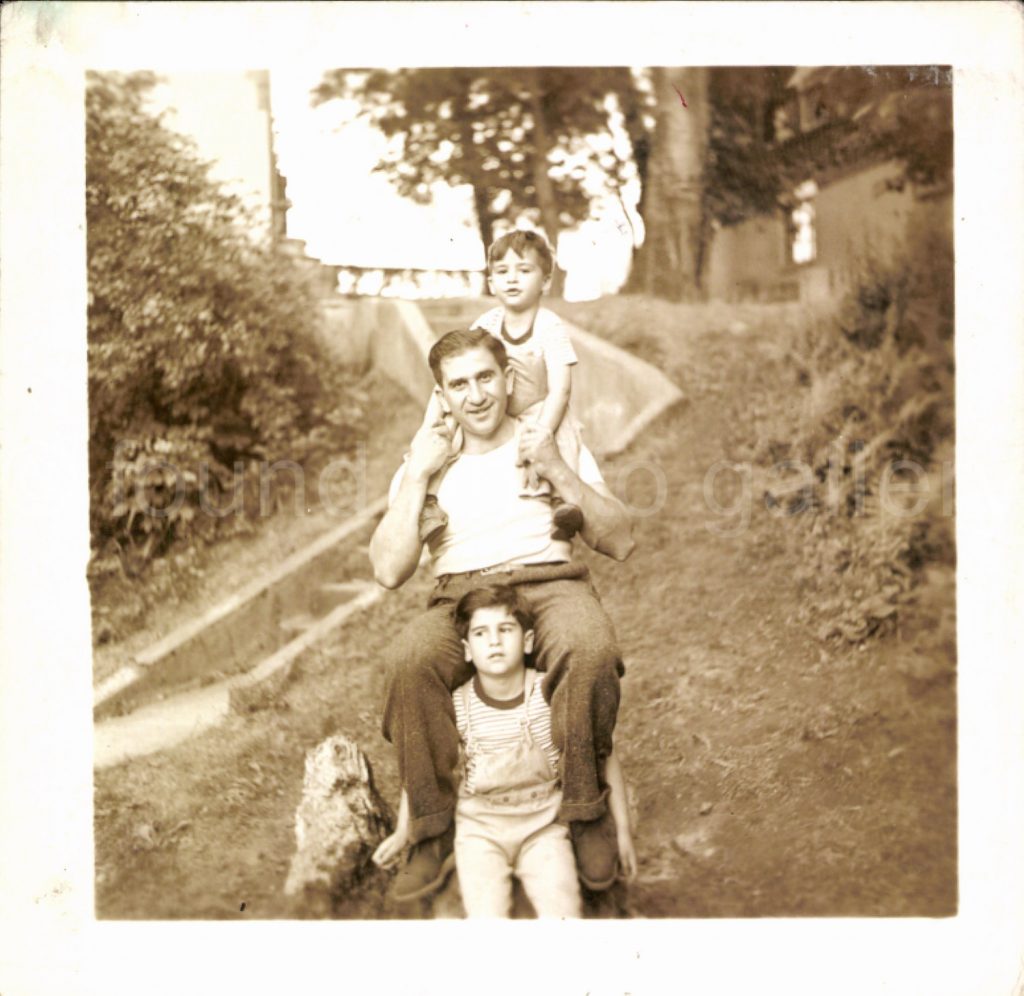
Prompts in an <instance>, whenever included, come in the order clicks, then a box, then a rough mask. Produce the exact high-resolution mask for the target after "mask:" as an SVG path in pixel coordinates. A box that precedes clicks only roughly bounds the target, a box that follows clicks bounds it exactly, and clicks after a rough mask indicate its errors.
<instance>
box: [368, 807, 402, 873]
mask: <svg viewBox="0 0 1024 996" xmlns="http://www.w3.org/2000/svg"><path fill="white" fill-rule="evenodd" d="M408 843H409V797H408V796H407V795H406V794H405V789H402V798H401V799H400V800H399V803H398V821H397V823H396V824H395V832H394V833H393V834H391V836H390V837H385V838H384V840H383V841H381V843H380V846H379V847H378V848H377V850H376V851H374V852H373V863H374V864H375V865H377V867H378V868H387V867H389V866H390V865H393V864H394V863H395V862H396V861H397V860H398V859H399V858H400V857H401V856H402V851H404V850H405V845H406V844H408Z"/></svg>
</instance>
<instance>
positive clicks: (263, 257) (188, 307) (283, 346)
mask: <svg viewBox="0 0 1024 996" xmlns="http://www.w3.org/2000/svg"><path fill="white" fill-rule="evenodd" d="M155 82H156V78H155V77H154V76H153V75H152V74H135V75H128V76H125V75H121V74H116V73H102V74H101V73H90V74H88V77H87V87H86V221H87V225H88V230H87V265H88V279H89V308H88V349H89V429H90V450H89V457H90V492H91V498H92V501H91V519H92V530H93V537H94V540H95V541H96V545H97V546H98V547H99V546H102V545H103V544H104V542H105V541H107V540H110V539H113V540H114V541H116V543H117V544H118V545H119V546H120V547H121V548H122V549H128V548H131V549H134V550H137V551H138V559H139V560H141V562H143V563H145V562H146V561H147V560H148V559H150V558H151V557H152V556H154V555H156V554H157V553H159V552H160V551H161V550H163V549H164V548H166V547H167V546H168V545H169V544H170V543H171V542H172V541H174V540H175V539H179V538H181V537H182V536H184V535H186V534H190V533H194V531H195V530H196V528H198V527H201V526H203V525H210V524H211V523H212V522H213V521H214V517H211V516H205V517H204V516H199V515H197V509H199V508H201V507H202V499H203V497H204V492H203V488H204V484H203V480H204V476H205V477H206V491H205V497H206V498H207V499H208V500H209V501H210V502H211V503H212V504H216V503H217V499H218V494H217V492H218V491H219V490H221V488H222V487H224V486H226V482H227V481H229V480H230V479H231V475H232V472H233V471H235V470H236V468H237V466H238V464H239V463H240V464H241V466H242V467H243V468H244V469H246V470H247V471H248V470H249V469H251V468H253V467H254V466H255V464H256V462H257V461H259V460H261V459H266V460H275V459H278V458H284V457H287V458H289V459H292V460H296V461H298V462H300V463H301V462H302V461H303V460H305V459H306V458H308V457H309V455H310V453H311V452H312V449H311V447H312V445H313V444H312V442H311V441H312V440H313V439H314V438H315V433H316V432H317V429H318V427H319V426H320V425H321V424H322V423H323V421H324V419H325V418H326V417H328V412H329V411H330V409H331V408H333V407H334V406H335V405H342V406H344V405H345V404H346V402H345V401H344V399H343V398H330V392H331V391H333V389H334V387H335V386H336V385H330V388H329V389H328V385H326V384H325V382H324V380H323V378H325V377H329V376H331V375H330V373H329V372H327V371H324V370H323V369H322V368H320V369H318V366H317V358H316V355H315V349H314V347H313V345H312V344H313V341H314V339H313V333H314V331H315V328H314V323H315V322H316V321H317V320H318V315H319V308H318V304H317V301H316V299H315V297H314V296H313V294H312V292H311V290H310V289H309V287H308V286H307V285H306V283H305V282H304V278H303V277H302V276H301V275H300V274H299V273H298V272H297V270H296V269H295V268H294V264H293V263H292V261H291V260H289V259H287V258H285V257H282V256H280V255H278V254H276V253H275V252H273V250H272V249H271V248H269V247H268V246H264V245H261V244H257V243H255V242H254V241H253V240H252V239H250V238H249V236H248V235H247V223H246V217H245V215H244V213H243V211H242V208H241V206H240V205H239V203H238V201H237V200H236V199H235V198H233V197H230V196H227V195H225V194H224V193H223V192H222V191H221V189H220V187H219V186H218V185H217V184H216V183H215V182H214V181H213V180H211V179H210V177H209V167H208V164H205V163H203V162H202V161H201V160H200V159H199V158H198V156H197V154H196V150H195V148H194V147H193V146H192V145H191V143H190V142H189V141H188V140H187V139H185V138H184V137H183V136H181V135H178V134H176V133H174V132H173V131H170V130H168V129H166V128H164V127H163V126H162V124H161V123H160V121H159V120H158V118H157V117H155V116H154V115H152V114H150V113H148V112H147V109H146V100H147V92H148V90H149V88H150V87H152V85H153V84H154V83H155ZM329 399H330V400H329Z"/></svg>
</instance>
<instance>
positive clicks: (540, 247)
mask: <svg viewBox="0 0 1024 996" xmlns="http://www.w3.org/2000/svg"><path fill="white" fill-rule="evenodd" d="M527 249H532V250H533V251H534V252H535V253H536V254H537V259H539V260H540V268H541V270H542V271H543V273H544V276H545V277H546V276H548V275H550V273H551V271H552V270H553V269H554V268H555V254H554V253H553V252H552V251H551V246H549V245H548V240H547V239H546V238H544V236H543V235H541V234H540V233H539V232H528V231H524V230H523V229H520V228H517V229H515V230H514V231H511V232H506V233H505V234H504V235H502V236H500V237H499V238H496V239H495V240H494V241H493V242H492V243H491V248H490V249H488V250H487V270H488V272H490V270H491V268H492V267H493V266H494V264H495V263H496V262H497V261H498V260H500V259H504V258H505V257H506V256H507V255H508V253H509V250H511V251H512V252H514V253H515V254H516V255H517V256H524V257H525V256H526V250H527Z"/></svg>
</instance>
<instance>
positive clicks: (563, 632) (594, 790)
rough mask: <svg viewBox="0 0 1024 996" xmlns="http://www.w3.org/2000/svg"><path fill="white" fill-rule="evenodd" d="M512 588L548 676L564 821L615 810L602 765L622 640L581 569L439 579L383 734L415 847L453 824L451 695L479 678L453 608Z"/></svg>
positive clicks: (394, 653) (397, 666) (413, 632)
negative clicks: (526, 610)
mask: <svg viewBox="0 0 1024 996" xmlns="http://www.w3.org/2000/svg"><path fill="white" fill-rule="evenodd" d="M489 584H510V585H514V586H515V587H516V588H517V589H518V591H519V593H520V595H521V596H522V597H523V598H524V599H525V601H526V602H527V603H528V604H529V606H530V609H531V611H532V613H533V615H534V626H535V634H536V635H535V643H534V653H533V662H534V665H535V666H536V668H537V670H538V671H540V672H545V677H544V682H543V686H542V687H543V690H544V696H545V698H546V699H547V701H548V702H549V703H550V705H551V732H552V738H553V740H554V742H555V746H557V747H558V748H559V749H560V750H561V751H562V807H561V810H560V812H559V817H560V818H561V819H563V820H565V821H567V822H568V821H571V820H593V819H597V818H598V817H599V816H601V815H602V814H603V813H604V812H605V809H606V807H607V801H606V797H607V788H606V786H605V785H604V782H603V779H602V777H601V773H600V772H601V769H602V767H603V765H602V764H601V762H602V761H603V759H604V758H606V757H607V756H608V755H609V754H610V753H611V750H612V733H613V731H614V729H615V717H616V714H617V712H618V707H619V678H620V677H621V676H622V674H623V666H622V660H621V656H620V654H619V650H618V646H617V644H616V640H615V632H614V630H613V628H612V624H611V620H610V619H609V618H608V616H607V614H606V613H605V611H604V609H603V608H602V607H601V603H600V602H599V601H598V599H597V595H596V593H595V592H594V589H593V586H592V585H591V583H590V577H589V571H588V570H587V568H586V567H585V566H583V565H577V564H566V563H562V564H546V565H538V566H533V567H522V568H515V569H513V570H511V571H472V572H469V573H467V574H451V575H446V576H444V577H442V578H439V579H438V582H437V585H436V586H435V588H434V591H433V592H432V594H431V596H430V599H429V601H428V603H427V610H426V611H425V612H424V613H422V614H421V615H419V616H417V617H416V618H415V619H413V620H412V622H411V623H410V624H409V625H408V626H407V627H406V628H405V629H404V630H403V631H402V632H401V633H399V635H398V636H397V637H396V638H395V640H394V641H393V643H392V647H391V653H390V660H389V666H388V687H387V697H386V700H385V705H384V723H383V730H384V736H385V737H386V738H387V739H388V740H389V741H390V742H391V743H392V744H394V745H395V747H396V749H397V751H398V771H399V777H400V778H401V781H402V785H403V787H404V788H405V790H406V792H407V794H408V797H409V816H410V828H409V839H410V842H411V843H417V842H418V841H421V840H425V839H427V838H428V837H436V836H438V835H439V834H441V833H443V832H444V830H446V829H447V828H448V826H449V825H450V824H451V821H452V817H453V813H454V808H455V792H456V783H455V768H456V764H457V761H458V756H459V737H458V732H457V730H456V728H455V709H454V707H453V705H452V697H451V692H452V689H454V688H457V687H458V686H459V685H460V684H462V683H463V682H464V681H467V680H468V679H469V678H470V677H471V676H472V674H473V666H472V665H471V664H468V663H466V660H465V654H464V651H463V646H462V643H461V642H460V640H459V638H458V635H457V634H456V632H455V623H454V610H455V604H456V603H457V602H458V600H459V599H460V598H461V597H462V596H463V595H464V594H465V593H466V592H467V591H470V590H472V589H473V588H479V587H481V586H484V585H489Z"/></svg>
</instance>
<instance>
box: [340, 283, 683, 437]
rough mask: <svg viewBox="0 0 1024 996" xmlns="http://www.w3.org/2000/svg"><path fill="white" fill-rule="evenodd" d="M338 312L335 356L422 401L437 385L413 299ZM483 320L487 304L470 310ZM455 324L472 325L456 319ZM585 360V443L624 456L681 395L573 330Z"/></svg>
mask: <svg viewBox="0 0 1024 996" xmlns="http://www.w3.org/2000/svg"><path fill="white" fill-rule="evenodd" d="M325 307H327V308H328V309H329V310H330V311H332V312H333V315H332V319H331V320H332V322H333V326H332V331H331V332H330V335H331V336H332V337H334V336H338V337H339V339H340V340H342V341H340V342H339V343H337V344H335V345H334V346H332V347H329V348H330V349H331V352H332V355H334V356H336V357H338V358H339V359H342V358H343V357H344V359H343V362H348V363H354V364H365V363H372V365H373V366H374V367H376V368H377V369H379V370H381V371H382V372H383V373H385V374H387V375H388V376H389V377H391V378H392V380H394V381H395V382H396V383H398V384H399V385H401V386H402V387H403V388H405V390H406V391H407V392H408V393H409V394H410V395H411V396H412V397H413V398H414V399H415V400H416V401H417V402H419V403H421V404H424V405H425V404H426V401H427V398H428V397H429V395H430V392H431V390H433V387H434V379H433V377H432V375H431V373H430V369H429V368H428V366H427V353H428V352H429V351H430V347H431V346H432V345H433V343H434V342H435V340H436V339H437V338H438V333H437V332H435V331H434V329H433V328H432V327H431V326H430V324H429V323H428V322H427V320H426V319H425V318H424V316H423V314H422V312H421V311H420V309H419V307H418V306H417V305H416V304H415V303H414V302H412V301H395V300H384V299H370V298H364V299H361V300H358V301H353V302H342V303H332V304H328V305H326V306H325ZM470 310H472V312H473V315H474V316H476V315H479V314H480V313H481V311H483V310H484V309H483V308H482V307H476V308H471V309H470ZM455 324H465V323H464V322H461V323H460V322H456V323H455ZM570 335H571V336H572V341H573V346H574V347H575V349H576V353H577V356H578V357H579V361H580V362H579V366H578V368H577V373H576V374H575V376H574V378H573V396H572V408H573V412H574V413H575V415H576V417H577V418H578V419H579V421H580V422H581V423H582V424H583V438H584V441H585V442H586V444H587V445H588V446H589V447H590V448H591V449H592V450H593V451H594V452H595V453H598V454H605V455H607V454H611V453H617V452H619V451H620V450H622V449H624V448H625V447H626V446H628V445H629V443H630V442H632V440H633V439H634V438H635V436H636V435H637V433H639V432H640V431H641V430H642V429H643V428H644V426H646V425H647V424H648V423H649V422H650V421H652V420H653V419H654V418H656V417H657V416H658V415H659V414H660V413H661V412H662V411H664V410H665V409H666V408H668V407H669V406H670V405H672V404H675V403H676V402H677V401H679V400H681V399H682V392H681V391H680V390H679V388H678V387H677V386H676V385H675V384H673V383H672V381H670V380H669V379H668V378H667V377H666V376H665V375H664V374H662V373H661V371H660V370H657V369H655V368H654V367H652V366H651V365H650V364H649V363H645V362H644V361H643V360H639V359H637V358H636V357H635V356H633V355H632V354H630V353H626V352H625V351H623V350H621V349H619V348H618V347H616V346H613V345H611V344H610V343H607V342H605V341H604V340H603V339H599V338H597V337H596V336H592V335H590V334H589V333H587V332H584V331H583V330H582V329H578V328H576V327H574V326H570Z"/></svg>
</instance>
